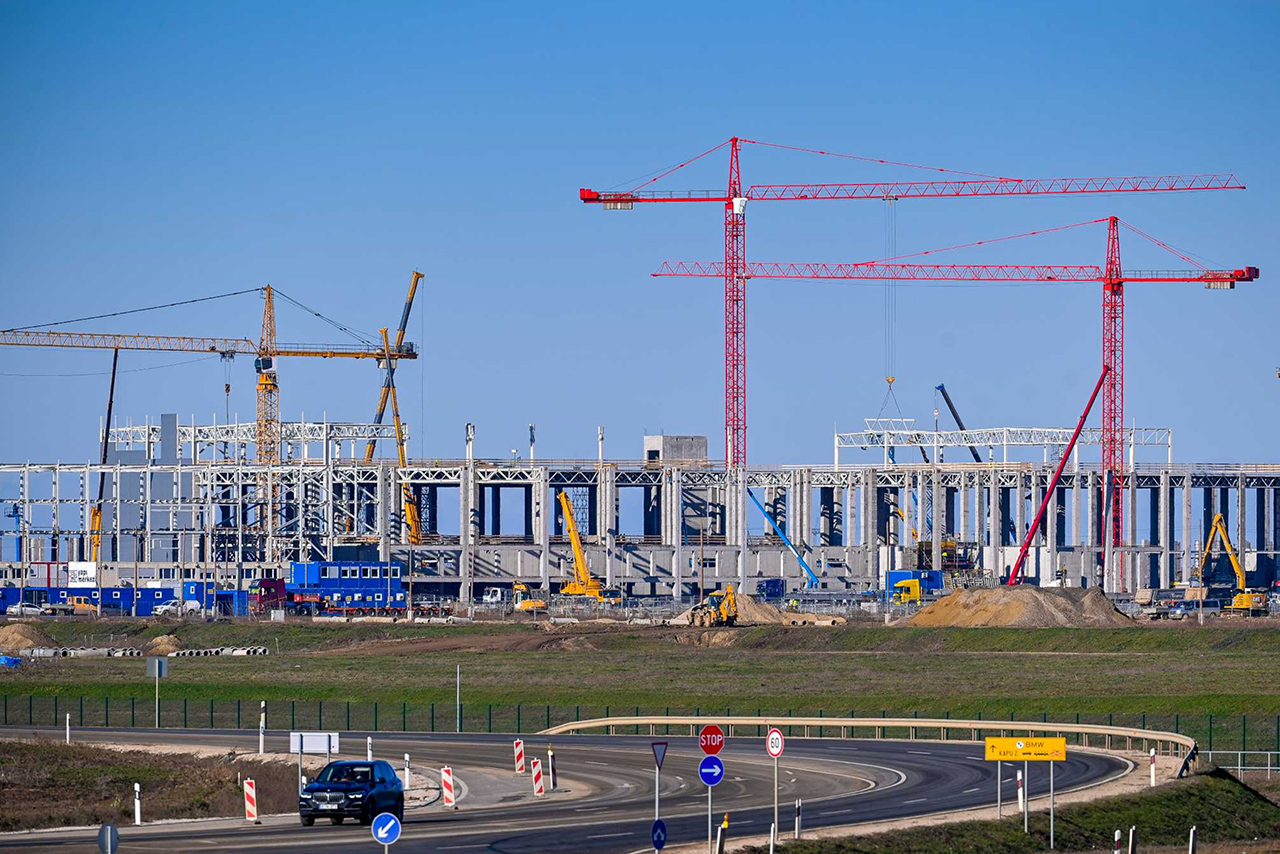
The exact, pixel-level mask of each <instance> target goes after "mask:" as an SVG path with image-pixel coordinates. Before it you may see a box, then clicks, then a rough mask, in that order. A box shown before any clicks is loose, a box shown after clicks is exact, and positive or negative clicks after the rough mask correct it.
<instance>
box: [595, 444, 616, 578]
mask: <svg viewBox="0 0 1280 854" xmlns="http://www.w3.org/2000/svg"><path fill="white" fill-rule="evenodd" d="M597 488H598V489H599V490H600V493H601V498H602V499H603V500H601V501H600V503H599V507H598V508H597V509H598V512H599V514H600V519H599V521H598V522H597V523H596V527H597V530H599V531H600V532H601V533H602V535H603V536H601V540H602V541H603V543H604V578H605V586H606V587H613V586H614V566H613V564H614V559H615V557H616V555H617V549H618V470H617V469H616V468H614V467H613V466H608V467H606V468H603V469H601V470H600V473H599V475H598V486H597Z"/></svg>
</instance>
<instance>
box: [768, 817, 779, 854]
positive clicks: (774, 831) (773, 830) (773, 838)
mask: <svg viewBox="0 0 1280 854" xmlns="http://www.w3.org/2000/svg"><path fill="white" fill-rule="evenodd" d="M777 841H778V826H777V825H776V824H770V825H769V854H773V846H774V844H775V843H776V842H777Z"/></svg>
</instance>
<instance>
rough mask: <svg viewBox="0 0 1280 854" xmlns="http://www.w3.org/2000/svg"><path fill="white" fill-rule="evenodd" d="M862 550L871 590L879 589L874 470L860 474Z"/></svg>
mask: <svg viewBox="0 0 1280 854" xmlns="http://www.w3.org/2000/svg"><path fill="white" fill-rule="evenodd" d="M862 478H863V480H862V504H861V512H862V548H863V550H864V551H865V553H866V556H867V563H866V570H867V576H868V578H869V579H870V581H871V589H872V590H879V589H880V548H879V532H878V531H876V528H875V525H876V517H877V516H878V515H879V514H878V513H877V512H876V507H877V505H878V503H879V496H878V494H877V490H876V470H875V469H872V468H869V469H865V470H863V473H862Z"/></svg>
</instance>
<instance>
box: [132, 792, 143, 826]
mask: <svg viewBox="0 0 1280 854" xmlns="http://www.w3.org/2000/svg"><path fill="white" fill-rule="evenodd" d="M133 823H134V824H142V784H141V783H134V784H133Z"/></svg>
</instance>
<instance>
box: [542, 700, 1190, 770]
mask: <svg viewBox="0 0 1280 854" xmlns="http://www.w3.org/2000/svg"><path fill="white" fill-rule="evenodd" d="M707 724H716V725H718V726H720V727H721V728H722V729H723V730H724V732H725V736H726V737H727V738H733V737H735V736H739V737H762V736H763V734H764V732H765V731H766V730H767V729H768V728H769V727H775V726H776V727H787V728H789V729H790V730H791V731H793V732H794V731H795V730H800V731H801V733H802V735H803V737H804V738H810V737H813V735H814V734H818V735H819V736H820V737H827V736H828V734H829V735H830V736H832V737H834V736H835V735H836V733H839V737H840V738H857V737H858V731H859V730H861V731H862V737H864V738H867V737H869V738H876V739H882V738H898V739H901V738H906V739H907V740H909V741H918V740H928V741H981V740H982V739H983V738H984V737H985V736H988V735H997V736H1002V737H1003V736H1018V735H1023V736H1026V737H1028V738H1035V737H1066V736H1067V735H1074V736H1076V740H1075V744H1076V746H1077V747H1079V748H1084V749H1093V750H1106V751H1123V752H1126V753H1129V752H1141V753H1143V754H1146V753H1147V752H1148V751H1150V750H1152V749H1154V750H1155V751H1156V754H1157V755H1158V756H1169V757H1173V758H1175V759H1180V760H1182V763H1181V766H1180V768H1179V771H1178V776H1182V775H1183V774H1184V773H1186V771H1187V770H1188V766H1189V765H1190V764H1191V763H1192V762H1194V761H1195V759H1196V756H1197V745H1196V741H1195V739H1194V738H1191V737H1190V736H1186V735H1180V734H1178V733H1173V732H1161V731H1160V730H1151V729H1139V728H1135V727H1120V726H1097V725H1091V724H1064V723H1046V722H1043V721H990V720H986V721H982V720H958V719H955V718H945V719H943V718H827V717H821V718H818V717H748V716H714V715H698V716H687V715H680V716H667V715H641V716H633V717H626V716H620V717H608V718H594V719H590V720H583V721H571V722H569V723H564V724H560V725H558V726H553V727H549V728H547V729H545V730H543V731H542V733H541V735H548V736H550V735H562V734H565V733H583V732H591V731H594V730H601V731H604V732H607V733H609V734H610V735H613V734H616V733H617V731H618V729H619V728H623V729H631V730H632V731H636V730H639V729H642V728H648V730H649V734H650V735H658V734H659V729H658V728H659V727H662V728H663V729H664V730H665V732H666V733H670V732H671V729H672V728H673V727H674V728H676V733H677V734H681V735H683V734H684V733H683V732H680V730H682V729H684V728H685V727H687V728H688V735H690V736H692V735H695V734H696V732H697V730H698V729H699V728H700V727H703V726H706V725H707ZM957 735H958V736H960V737H958V738H957V737H956V736H957Z"/></svg>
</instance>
